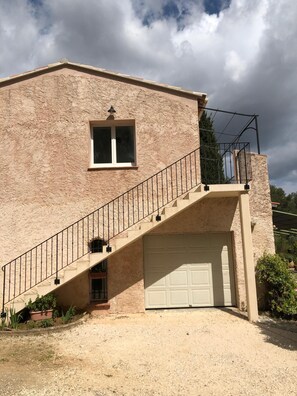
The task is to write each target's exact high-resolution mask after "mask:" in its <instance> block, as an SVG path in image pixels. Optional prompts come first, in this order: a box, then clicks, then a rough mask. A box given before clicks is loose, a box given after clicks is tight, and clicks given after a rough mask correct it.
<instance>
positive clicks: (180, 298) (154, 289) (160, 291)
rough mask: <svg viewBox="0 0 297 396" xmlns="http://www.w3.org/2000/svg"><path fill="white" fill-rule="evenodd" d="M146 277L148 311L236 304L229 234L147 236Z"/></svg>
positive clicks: (145, 248)
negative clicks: (152, 309)
mask: <svg viewBox="0 0 297 396" xmlns="http://www.w3.org/2000/svg"><path fill="white" fill-rule="evenodd" d="M144 275H145V276H144V282H145V305H146V308H178V307H212V306H232V305H235V291H234V274H233V262H232V254H231V237H230V234H229V233H224V234H201V235H186V234H183V235H151V236H146V237H145V238H144Z"/></svg>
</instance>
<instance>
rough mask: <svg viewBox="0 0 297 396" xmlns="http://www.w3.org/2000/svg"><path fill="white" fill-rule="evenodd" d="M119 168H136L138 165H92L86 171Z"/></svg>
mask: <svg viewBox="0 0 297 396" xmlns="http://www.w3.org/2000/svg"><path fill="white" fill-rule="evenodd" d="M121 169H134V170H135V169H138V165H135V166H106V167H105V166H100V167H96V166H94V167H92V166H90V167H89V168H88V171H100V170H121Z"/></svg>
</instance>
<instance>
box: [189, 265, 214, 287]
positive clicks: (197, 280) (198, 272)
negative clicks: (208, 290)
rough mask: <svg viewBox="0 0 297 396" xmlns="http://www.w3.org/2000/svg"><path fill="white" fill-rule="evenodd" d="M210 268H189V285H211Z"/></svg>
mask: <svg viewBox="0 0 297 396" xmlns="http://www.w3.org/2000/svg"><path fill="white" fill-rule="evenodd" d="M211 285H212V280H211V268H207V269H199V268H197V269H191V268H190V269H189V286H207V287H211Z"/></svg>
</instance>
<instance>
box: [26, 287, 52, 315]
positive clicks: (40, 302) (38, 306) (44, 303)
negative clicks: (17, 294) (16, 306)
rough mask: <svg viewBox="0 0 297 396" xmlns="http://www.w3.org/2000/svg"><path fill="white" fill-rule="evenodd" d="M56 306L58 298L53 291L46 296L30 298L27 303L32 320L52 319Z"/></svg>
mask: <svg viewBox="0 0 297 396" xmlns="http://www.w3.org/2000/svg"><path fill="white" fill-rule="evenodd" d="M56 306H57V299H56V297H55V296H54V295H53V294H52V293H49V294H46V295H45V296H37V298H36V300H35V301H32V300H31V298H30V300H29V301H28V304H27V308H28V310H29V313H30V318H31V320H44V319H51V318H52V317H53V310H54V308H56Z"/></svg>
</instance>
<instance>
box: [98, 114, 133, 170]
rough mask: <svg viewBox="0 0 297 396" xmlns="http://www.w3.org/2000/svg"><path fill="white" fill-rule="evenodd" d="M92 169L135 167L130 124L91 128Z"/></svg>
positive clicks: (131, 126) (118, 123)
mask: <svg viewBox="0 0 297 396" xmlns="http://www.w3.org/2000/svg"><path fill="white" fill-rule="evenodd" d="M91 146H92V147H91V149H92V161H91V162H92V163H91V166H92V167H98V168H100V167H125V166H134V165H135V162H136V161H135V128H134V125H132V124H131V123H130V124H129V125H128V123H123V124H120V122H119V121H117V123H116V124H114V125H102V124H101V125H100V124H99V125H93V126H92V144H91Z"/></svg>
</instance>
